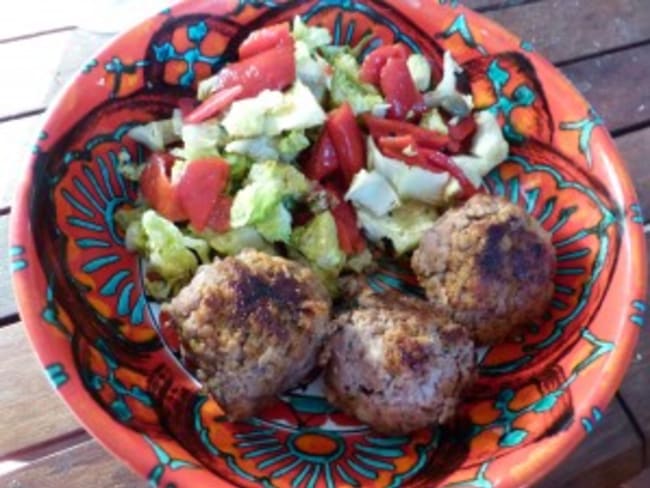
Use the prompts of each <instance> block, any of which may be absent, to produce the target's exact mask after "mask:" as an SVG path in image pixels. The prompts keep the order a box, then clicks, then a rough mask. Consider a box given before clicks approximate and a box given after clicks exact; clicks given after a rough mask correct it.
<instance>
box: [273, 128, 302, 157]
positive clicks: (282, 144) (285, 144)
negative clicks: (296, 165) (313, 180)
mask: <svg viewBox="0 0 650 488" xmlns="http://www.w3.org/2000/svg"><path fill="white" fill-rule="evenodd" d="M309 144H310V143H309V139H307V136H305V131H304V130H292V131H289V133H288V134H286V135H284V136H282V137H281V138H280V139H279V141H278V143H277V146H278V153H279V156H280V159H281V160H282V161H284V162H287V163H288V162H291V161H293V160H294V159H296V157H297V156H298V154H300V153H301V152H302V151H303V150H305V149H307V148H308V147H309Z"/></svg>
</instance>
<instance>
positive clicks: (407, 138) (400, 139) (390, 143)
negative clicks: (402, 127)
mask: <svg viewBox="0 0 650 488" xmlns="http://www.w3.org/2000/svg"><path fill="white" fill-rule="evenodd" d="M409 146H411V147H412V148H415V138H414V137H413V136H412V135H411V134H405V135H403V136H382V137H380V138H379V149H381V150H382V151H385V150H391V149H393V150H395V151H404V149H406V148H407V147H409Z"/></svg>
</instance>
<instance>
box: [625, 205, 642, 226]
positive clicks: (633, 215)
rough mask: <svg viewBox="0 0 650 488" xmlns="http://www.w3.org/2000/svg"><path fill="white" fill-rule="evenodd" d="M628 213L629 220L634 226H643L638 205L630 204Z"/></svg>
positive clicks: (640, 209)
mask: <svg viewBox="0 0 650 488" xmlns="http://www.w3.org/2000/svg"><path fill="white" fill-rule="evenodd" d="M628 208H629V211H630V220H631V221H632V222H633V223H635V224H641V225H643V209H642V208H641V205H639V204H638V203H632V204H630V206H629V207H628Z"/></svg>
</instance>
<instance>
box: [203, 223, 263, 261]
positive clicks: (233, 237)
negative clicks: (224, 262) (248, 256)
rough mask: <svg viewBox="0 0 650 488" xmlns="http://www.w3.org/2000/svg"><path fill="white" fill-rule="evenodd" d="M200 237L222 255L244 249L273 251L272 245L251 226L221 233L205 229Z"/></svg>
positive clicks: (230, 254) (231, 254)
mask: <svg viewBox="0 0 650 488" xmlns="http://www.w3.org/2000/svg"><path fill="white" fill-rule="evenodd" d="M201 237H202V238H204V239H205V240H206V241H207V242H208V244H209V245H210V247H212V248H213V249H214V250H215V251H217V252H218V253H219V254H221V255H224V256H233V255H235V254H239V252H240V251H242V250H244V249H257V250H259V251H264V252H266V253H269V254H273V253H274V252H273V247H272V246H271V245H269V243H268V242H266V241H265V240H264V239H263V238H262V236H261V235H260V233H259V232H257V231H256V230H255V229H254V228H253V227H239V228H237V229H232V230H229V231H228V232H222V233H214V232H210V231H207V232H204V233H202V234H201Z"/></svg>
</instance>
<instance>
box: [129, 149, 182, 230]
mask: <svg viewBox="0 0 650 488" xmlns="http://www.w3.org/2000/svg"><path fill="white" fill-rule="evenodd" d="M171 164H173V159H171V158H170V157H169V156H168V155H166V154H162V153H154V154H152V155H151V158H150V160H149V164H147V167H146V168H145V169H144V171H143V172H142V174H141V175H140V191H141V192H142V196H143V197H144V199H145V200H146V201H147V203H148V204H149V205H150V206H151V207H153V208H154V209H155V210H156V211H157V212H158V213H160V214H161V215H162V216H163V217H165V218H166V219H169V220H171V221H174V222H179V221H182V220H187V214H186V213H185V211H184V210H183V207H182V205H181V202H180V200H179V197H178V192H177V189H176V186H175V185H173V184H172V182H171V181H170V179H169V176H168V168H169V167H170V166H171Z"/></svg>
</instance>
